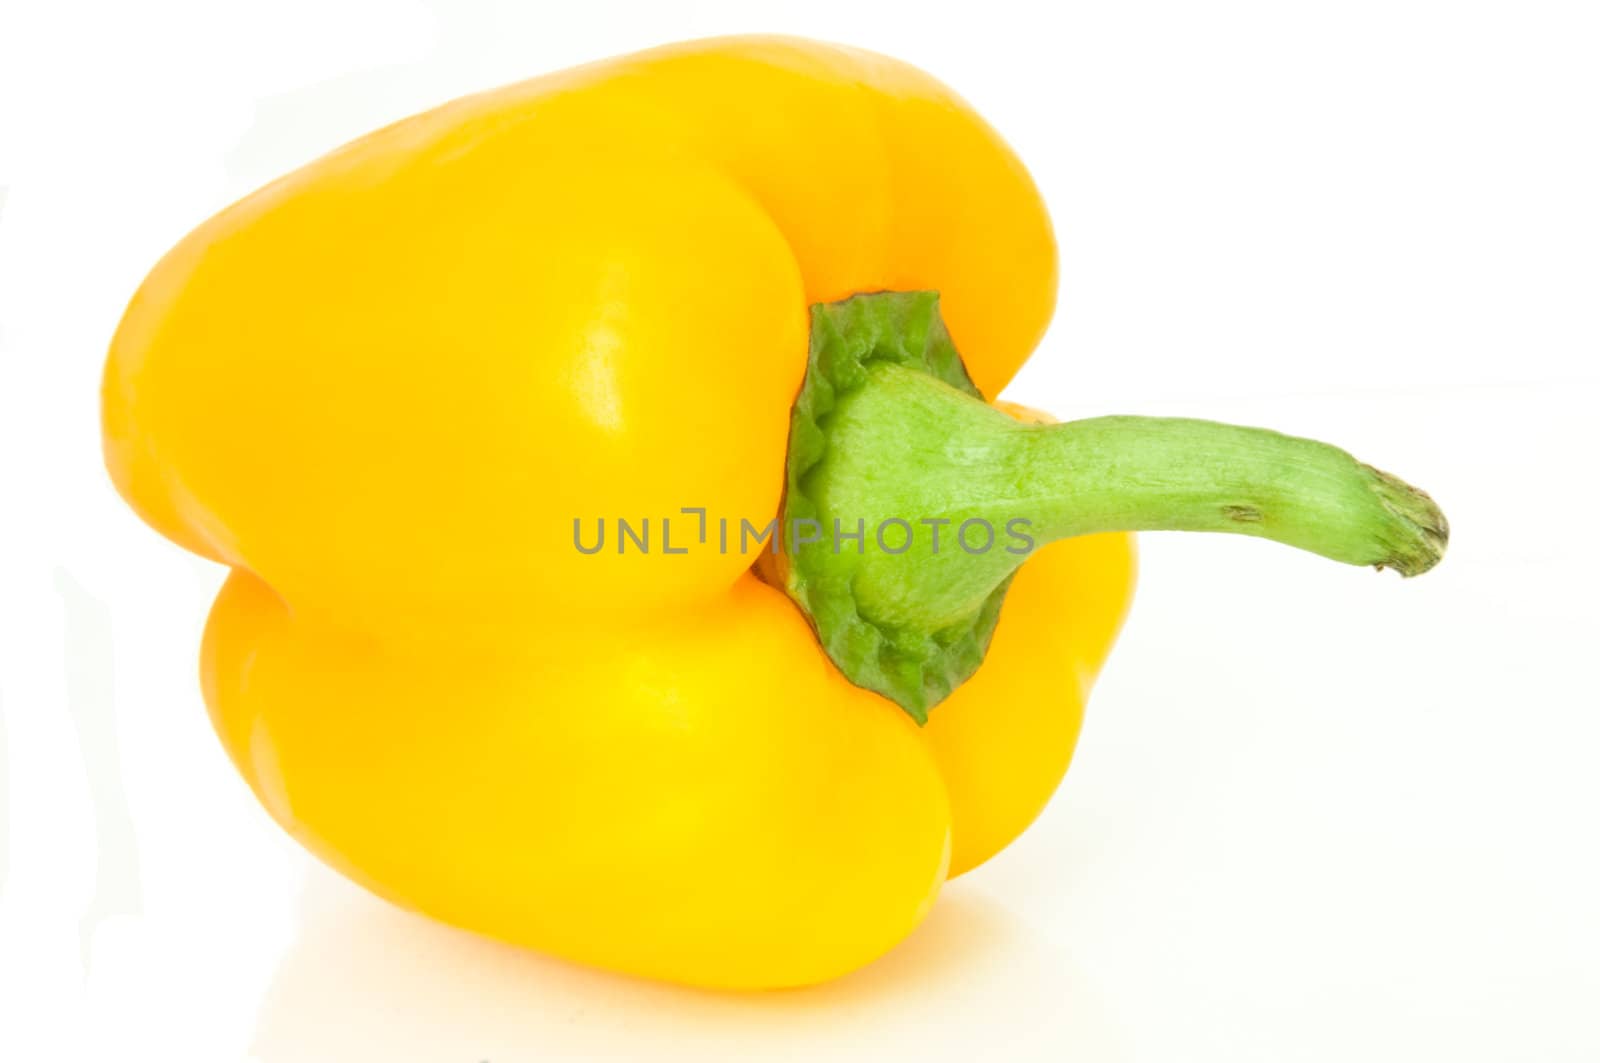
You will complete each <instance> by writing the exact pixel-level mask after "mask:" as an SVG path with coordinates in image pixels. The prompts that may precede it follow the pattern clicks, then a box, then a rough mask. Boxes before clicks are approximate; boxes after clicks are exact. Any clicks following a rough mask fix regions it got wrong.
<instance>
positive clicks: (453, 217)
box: [103, 38, 1133, 988]
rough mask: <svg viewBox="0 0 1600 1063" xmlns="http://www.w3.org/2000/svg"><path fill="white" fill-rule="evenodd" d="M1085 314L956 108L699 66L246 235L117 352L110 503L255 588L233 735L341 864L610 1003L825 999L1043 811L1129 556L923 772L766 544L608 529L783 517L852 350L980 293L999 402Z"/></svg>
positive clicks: (537, 115)
mask: <svg viewBox="0 0 1600 1063" xmlns="http://www.w3.org/2000/svg"><path fill="white" fill-rule="evenodd" d="M1055 289H1056V251H1055V243H1054V240H1053V237H1052V233H1051V228H1050V223H1049V219H1048V217H1047V215H1046V212H1045V209H1044V207H1043V204H1042V203H1041V201H1040V198H1039V195H1038V193H1037V191H1036V189H1035V187H1034V185H1033V183H1032V181H1031V180H1030V178H1029V176H1028V174H1027V173H1026V171H1025V170H1024V169H1023V167H1022V166H1021V164H1020V163H1019V162H1018V160H1017V159H1016V157H1015V156H1014V155H1013V154H1012V153H1011V151H1010V150H1009V149H1008V148H1007V147H1006V146H1005V145H1004V144H1003V143H1002V142H1001V141H1000V140H999V138H998V137H997V136H996V134H995V133H994V132H993V131H992V130H991V129H990V128H989V127H988V126H987V125H985V124H984V123H983V122H982V121H981V120H980V119H979V118H977V117H976V116H975V115H974V114H973V113H972V111H971V110H970V109H969V108H968V107H967V106H966V105H965V104H964V103H963V102H962V101H961V100H959V99H958V98H956V97H955V96H954V95H952V94H951V93H950V91H949V90H947V89H946V88H944V87H943V86H942V85H940V84H939V83H937V82H936V81H934V80H933V79H931V78H929V77H928V76H926V75H924V74H922V73H920V72H918V71H916V70H914V69H912V68H910V67H908V66H905V65H903V64H901V63H898V62H895V61H892V60H889V59H886V58H883V57H880V56H876V55H871V54H868V53H865V52H861V51H856V50H853V49H848V48H843V47H836V46H832V45H823V44H816V43H811V42H806V41H799V40H791V39H781V38H740V39H724V40H713V41H703V42H694V43H689V44H685V45H680V46H674V47H668V48H663V49H659V50H655V51H651V52H646V53H642V54H639V55H634V56H629V57H624V58H621V59H617V60H613V61H608V62H603V63H598V64H594V65H590V66H585V67H581V68H578V69H575V70H571V71H567V72H563V73H559V74H556V75H553V76H549V77H544V78H539V79H536V80H533V81H529V82H526V83H522V84H517V85H512V86H509V87H506V88H502V89H499V90H496V91H492V92H487V93H484V94H481V95H476V96H472V97H468V98H465V99H462V100H458V101H455V102H453V103H450V104H447V105H445V106H443V107H440V108H438V109H436V110H433V111H430V112H428V113H425V114H422V115H419V116H416V117H413V118H410V119H407V120H405V121H401V122H399V123H396V124H394V125H392V126H389V127H387V128H385V129H382V130H379V131H377V132H375V133H373V134H371V135H368V136H366V137H363V138H361V139H359V140H357V141H355V142H353V143H351V144H348V145H346V146H344V147H342V148H340V149H338V150H336V151H334V152H333V153H331V154H329V155H327V156H325V157H323V158H321V159H318V160H316V161H315V162H312V163H311V164H310V165H308V166H306V167H305V168H303V169H301V170H298V171H296V172H295V173H292V174H290V175H288V176H287V177H284V178H282V179H280V180H278V181H276V182H274V183H272V184H270V185H268V186H266V187H265V188H263V189H261V190H260V191H258V192H256V193H255V194H253V195H251V196H248V197H247V198H245V199H244V200H242V201H240V202H239V203H236V204H234V205H233V206H231V207H229V208H227V209H226V210H224V211H222V212H221V213H220V214H218V215H217V216H216V217H214V218H212V219H211V220H209V221H207V222H206V223H204V224H203V225H201V226H200V227H199V228H198V229H196V230H195V231H194V232H193V233H191V234H190V235H189V236H188V237H187V238H186V239H184V240H183V241H182V242H181V243H180V244H178V245H177V247H176V248H174V249H173V250H172V251H171V252H170V253H168V254H167V256H166V257H165V258H164V259H163V260H162V261H161V262H160V263H159V264H158V265H157V266H156V268H155V269H154V271H153V272H152V273H151V274H150V276H149V277H148V279H147V280H146V281H145V282H144V284H143V285H142V286H141V288H140V289H139V291H138V293H137V294H136V295H135V297H134V298H133V301H132V303H131V305H130V306H129V308H128V311H127V313H126V316H125V318H124V319H123V321H122V323H121V325H120V327H119V329H118V331H117V334H116V336H115V339H114V341H113V344H112V348H111V352H110V358H109V362H108V365H107V368H106V373H105V379H104V393H103V407H104V432H105V453H106V460H107V463H108V466H109V469H110V471H111V474H112V477H113V479H114V481H115V483H116V486H117V488H118V490H119V491H120V492H121V493H122V494H123V496H124V497H125V498H126V499H127V500H128V502H129V503H130V504H131V505H132V506H133V508H134V509H135V510H136V511H137V512H138V513H139V515H140V516H141V517H142V518H143V519H144V520H145V521H147V522H148V523H149V524H151V525H152V526H154V527H155V528H156V529H157V530H159V531H160V532H161V533H162V534H164V535H166V536H167V537H168V538H170V539H172V540H173V541H175V542H177V543H178V544H180V545H182V546H184V547H186V548H187V549H189V550H192V551H194V552H195V553H198V554H200V555H202V556H204V557H207V558H210V559H212V560H215V561H218V562H221V563H223V564H225V565H227V566H229V567H230V568H231V569H232V573H231V575H230V576H229V577H228V579H227V582H226V584H225V585H224V587H223V588H222V591H221V593H220V594H219V596H218V598H217V601H216V604H215V606H214V608H213V610H212V613H211V617H210V621H209V624H208V626H207V629H206V634H205V639H204V645H203V648H202V680H203V688H204V693H205V699H206V703H207V705H208V706H209V708H210V712H211V716H212V720H213V723H214V725H215V727H216V730H217V733H218V734H219V735H220V736H221V739H222V742H223V745H224V746H225V748H226V749H227V751H228V754H229V755H230V756H231V757H232V759H233V761H234V763H235V764H236V766H237V767H238V770H239V771H240V772H241V773H242V774H243V776H244V777H245V779H246V780H247V781H248V782H249V784H250V786H251V788H252V789H253V790H254V792H255V793H256V795H257V797H258V798H259V799H260V801H261V803H262V804H263V805H264V806H265V807H266V809H267V810H268V811H269V812H270V813H271V815H272V816H273V817H274V818H275V819H276V820H277V822H278V823H280V824H281V825H282V826H283V827H284V828H285V829H286V830H288V831H289V832H290V833H291V834H293V835H294V837H296V838H297V839H299V840H300V841H301V842H302V843H303V844H304V845H306V846H307V847H308V848H309V849H311V850H312V851H313V852H314V853H315V854H317V855H318V856H319V857H320V858H322V859H323V860H325V861H326V862H328V863H329V864H331V865H332V866H334V867H335V868H337V869H338V870H340V871H341V872H343V873H344V874H346V875H348V876H349V877H351V878H353V879H355V880H356V881H358V882H360V883H362V884H364V885H365V886H367V887H368V888H369V889H371V890H372V891H373V892H375V893H377V894H380V895H381V896H383V897H386V898H388V899H389V900H391V901H393V902H394V903H396V904H399V905H402V906H405V907H407V908H411V909H414V910H417V911H420V912H424V913H426V914H428V915H430V916H433V917H436V918H438V919H441V920H444V921H446V922H449V923H452V924H456V925H458V926H461V927H466V928H469V929H472V930H475V931H479V932H482V933H485V934H489V935H492V936H494V937H497V938H501V939H504V940H508V941H512V942H517V943H521V944H525V945H528V946H532V947H535V948H538V949H541V950H544V951H546V952H550V953H553V954H556V955H559V956H563V957H566V958H568V959H571V960H575V961H579V962H582V963H586V964H593V965H597V966H600V967H605V968H610V969H614V970H617V971H623V972H628V973H632V974H636V975H643V976H648V977H654V978H660V979H667V980H671V981H676V982H682V983H690V984H696V985H702V986H713V987H726V988H756V987H779V986H794V985H802V984H808V983H814V982H819V981H822V980H825V979H829V978H833V977H835V976H838V975H840V974H843V973H845V972H848V971H850V970H852V969H855V968H857V967H859V966H861V965H863V964H865V963H867V962H869V961H870V960H872V959H873V958H874V957H876V956H878V955H880V954H882V953H883V952H884V951H886V950H887V949H889V948H890V947H891V946H893V945H894V944H895V943H896V942H897V941H899V940H900V939H901V938H903V937H904V936H905V935H906V934H907V933H909V932H910V931H911V930H912V928H914V927H915V926H916V925H917V923H918V922H919V920H921V919H922V918H923V917H924V915H925V914H926V913H927V912H928V910H929V907H930V905H931V904H932V903H933V902H934V899H935V897H936V895H937V893H938V891H939V888H940V886H941V884H942V883H943V882H944V880H945V879H946V878H947V877H949V876H952V875H956V874H960V873H962V872H964V871H966V870H969V869H971V868H973V867H975V866H977V865H978V864H980V863H982V862H983V861H985V860H987V859H988V858H989V857H990V856H992V855H994V854H995V853H996V852H998V851H999V850H1000V849H1001V848H1003V847H1004V846H1005V845H1006V844H1008V843H1009V842H1010V841H1011V840H1012V839H1013V838H1015V837H1016V836H1017V835H1018V834H1019V833H1020V832H1021V831H1022V830H1023V829H1024V828H1025V827H1026V826H1027V825H1028V823H1029V822H1030V821H1031V820H1033V818H1034V817H1035V816H1036V815H1037V814H1038V813H1039V811H1040V810H1041V808H1042V807H1043V806H1044V804H1045V802H1046V800H1047V799H1048V797H1049V796H1050V794H1051V792H1052V791H1053V790H1054V788H1055V787H1056V785H1057V783H1058V781H1059V780H1060V778H1061V776H1062V773H1063V772H1064V771H1065V769H1066V767H1067V763H1068V760H1069V759H1070V757H1071V755H1072V750H1073V745H1074V742H1075V740H1076V737H1077V734H1078V729H1079V724H1080V721H1081V718H1082V713H1083V708H1084V701H1085V698H1086V696H1087V694H1088V691H1089V688H1090V685H1091V684H1092V682H1093V680H1094V677H1095V674H1096V672H1097V670H1098V669H1099V668H1100V666H1101V663H1102V661H1103V660H1104V658H1105V656H1106V653H1107V652H1108V650H1109V648H1110V645H1111V642H1112V640H1113V638H1114V636H1115V633H1116V630H1117V628H1118V625H1119V624H1120V622H1121V619H1122V617H1123V615H1124V612H1125V610H1126V608H1127V605H1128V601H1129V595H1130V592H1131V588H1132V579H1133V552H1132V543H1131V539H1130V537H1129V536H1127V535H1124V534H1120V533H1119V534H1098V535H1091V536H1086V537H1081V538H1073V539H1067V540H1064V541H1062V542H1058V543H1054V544H1052V545H1050V546H1048V547H1045V548H1043V549H1041V550H1040V551H1039V552H1038V553H1037V554H1036V555H1034V556H1033V557H1032V558H1031V559H1030V560H1029V561H1028V562H1027V564H1026V565H1024V566H1023V567H1022V568H1021V570H1020V571H1019V572H1018V573H1017V575H1016V577H1015V579H1014V581H1013V583H1012V585H1011V589H1010V592H1009V597H1008V598H1007V599H1006V601H1005V607H1004V611H1003V612H1002V613H1001V616H1000V620H999V623H998V627H997V628H996V629H995V631H994V635H993V640H992V642H991V643H990V645H989V649H988V655H987V657H986V659H985V661H984V663H983V665H982V667H981V668H980V669H979V670H978V671H977V673H976V674H975V675H973V676H972V677H971V678H970V679H969V680H968V681H966V682H965V683H964V684H963V685H961V686H960V687H959V688H958V689H956V690H955V691H954V692H953V693H952V694H951V695H950V696H949V697H948V698H947V699H946V700H944V701H943V702H942V703H941V704H939V705H938V707H937V709H936V710H935V711H934V712H933V713H932V715H931V717H930V721H929V723H928V725H927V726H926V727H919V726H917V724H916V723H915V722H914V721H913V720H912V719H911V718H910V717H909V716H908V715H907V714H906V713H904V712H902V711H900V709H899V708H897V707H896V705H895V704H893V703H892V702H890V701H889V700H887V699H885V698H884V697H882V696H880V695H879V694H876V693H873V692H871V691H869V690H866V689H863V688H862V687H860V686H857V685H854V684H853V683H851V682H850V681H849V680H848V679H846V678H845V676H844V675H843V674H841V672H840V670H839V669H838V668H837V667H835V665H834V664H833V662H831V661H830V660H829V658H828V656H827V655H826V654H825V653H824V652H823V651H822V650H821V649H820V648H819V645H818V641H817V637H816V635H815V634H814V632H813V630H812V628H811V627H810V626H809V625H808V623H807V619H806V616H805V615H804V614H802V612H801V611H800V610H799V609H797V608H796V607H795V604H794V603H793V602H791V601H790V599H789V598H788V597H786V596H785V594H784V592H783V591H782V590H780V589H778V588H777V587H775V586H772V585H770V584H769V583H767V582H763V581H762V579H760V578H758V577H757V575H756V574H755V573H754V572H753V571H752V562H753V561H754V560H755V559H756V558H757V556H758V555H759V554H760V552H761V549H762V547H761V546H760V544H752V545H751V546H749V548H748V549H739V548H737V547H735V548H730V549H729V550H727V551H726V552H724V551H721V550H713V549H706V548H699V549H692V550H689V551H688V552H687V553H685V554H682V555H676V556H663V554H662V553H661V551H660V549H659V542H658V545H657V549H656V550H655V551H654V552H651V553H644V552H641V551H629V552H626V553H618V552H616V550H615V549H613V545H614V544H612V543H609V542H608V543H607V547H606V549H604V550H602V551H600V552H599V553H597V554H594V555H583V554H580V553H579V552H578V551H576V550H574V543H573V521H574V519H575V518H581V519H582V520H584V521H594V520H598V519H601V518H603V519H606V520H614V519H615V518H616V517H618V516H622V517H627V518H630V519H641V518H650V519H652V520H659V519H661V518H665V517H672V518H673V520H672V529H671V534H672V535H673V536H674V537H675V538H676V537H679V536H683V537H684V538H681V539H679V541H680V542H683V541H684V539H686V538H687V537H689V536H690V535H692V534H693V529H694V527H695V522H694V519H693V518H685V517H683V516H682V515H681V511H682V509H683V507H705V509H706V510H707V513H708V516H709V520H710V521H712V522H715V521H717V520H719V519H720V518H723V517H726V518H729V519H731V520H733V521H734V522H735V526H737V522H738V521H739V520H740V519H744V518H747V519H750V520H752V521H753V522H757V523H761V522H765V521H766V520H768V519H770V518H771V517H773V516H775V515H776V514H777V513H778V512H779V509H780V504H781V503H782V498H783V491H784V467H785V455H786V446H787V433H788V430H789V413H790V405H791V403H792V402H793V401H794V399H795V395H796V392H797V389H798V388H799V387H800V385H801V381H802V375H803V374H804V372H805V370H806V364H807V348H808V318H807V308H808V307H809V306H811V305H812V304H818V303H825V302H829V301H833V300H840V299H844V298H846V297H848V296H851V295H853V294H855V293H862V292H875V291H879V290H892V291H914V290H927V291H937V292H938V293H939V296H940V306H941V309H942V312H943V316H944V319H945V321H946V323H947V325H948V328H949V331H950V334H951V336H952V337H953V338H954V340H955V343H956V345H957V346H958V347H959V349H960V351H961V353H962V355H963V356H964V357H965V359H966V365H967V369H968V371H969V372H970V374H971V378H972V380H973V382H974V383H975V384H976V385H977V387H978V388H979V389H980V390H981V391H982V393H983V394H985V395H991V396H992V395H994V394H995V393H997V392H998V391H999V389H1000V388H1001V387H1002V386H1003V385H1004V384H1005V383H1006V382H1007V381H1008V380H1009V379H1010V378H1011V377H1012V375H1013V374H1014V373H1015V372H1016V370H1017V369H1018V367H1019V366H1020V365H1021V364H1022V362H1023V360H1024V359H1025V358H1026V357H1027V356H1028V354H1029V352H1030V351H1031V349H1032V348H1033V346H1034V344H1035V343H1036V341H1037V340H1038V339H1039V337H1040V335H1041V333H1042V332H1043V330H1044V328H1045V326H1046V323H1047V322H1048V320H1049V318H1050V316H1051V312H1052V308H1053V303H1054V298H1055ZM656 534H658V535H659V527H658V528H657V529H656Z"/></svg>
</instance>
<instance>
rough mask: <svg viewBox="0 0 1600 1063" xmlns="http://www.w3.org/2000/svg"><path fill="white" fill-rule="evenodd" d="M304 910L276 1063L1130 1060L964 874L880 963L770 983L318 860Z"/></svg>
mask: <svg viewBox="0 0 1600 1063" xmlns="http://www.w3.org/2000/svg"><path fill="white" fill-rule="evenodd" d="M302 909H303V916H304V918H303V923H302V926H301V928H300V932H299V934H298V936H297V938H296V940H295V942H294V944H293V945H292V946H291V948H290V950H289V952H288V954H287V955H286V956H285V958H284V961H283V964H282V966H281V967H280V969H279V970H278V972H277V975H276V977H275V979H274V980H273V983H272V986H271V988H270V989H269V991H268V992H267V994H266V998H265V1001H264V1003H263V1006H262V1010H261V1017H260V1024H259V1026H258V1028H257V1031H256V1034H255V1037H254V1041H253V1044H252V1052H253V1054H254V1056H255V1057H256V1058H259V1059H260V1060H261V1061H262V1063H336V1061H337V1063H349V1061H351V1060H382V1061H384V1063H441V1061H456V1060H460V1061H470V1063H480V1061H487V1063H520V1061H526V1060H539V1059H573V1058H582V1059H594V1058H600V1059H610V1058H615V1059H645V1058H648V1059H652V1060H679V1059H682V1060H695V1061H707V1060H717V1059H739V1060H743V1059H750V1058H761V1059H791V1058H792V1059H805V1060H816V1059H828V1058H834V1057H835V1056H836V1055H840V1054H848V1055H849V1058H853V1059H869V1058H875V1059H885V1060H887V1059H898V1058H900V1057H901V1055H902V1054H903V1053H904V1052H906V1051H907V1050H908V1048H909V1046H911V1045H915V1046H916V1055H917V1056H918V1058H919V1059H922V1060H929V1059H950V1060H969V1059H978V1058H1008V1057H1015V1055H1016V1054H1017V1053H1025V1054H1026V1057H1027V1058H1056V1059H1068V1058H1070V1059H1082V1060H1088V1061H1093V1063H1115V1061H1117V1060H1121V1059H1127V1058H1130V1057H1129V1055H1128V1053H1127V1052H1126V1050H1125V1048H1124V1039H1123V1038H1122V1037H1121V1036H1119V1032H1118V1030H1117V1029H1116V1028H1115V1026H1114V1025H1113V1024H1112V1023H1111V1022H1110V1020H1109V1019H1108V1018H1107V1015H1106V1013H1105V1011H1104V1009H1103V1007H1102V1002H1101V1000H1100V999H1099V998H1098V996H1097V993H1096V991H1095V989H1094V986H1093V985H1092V983H1091V982H1090V980H1089V979H1088V978H1086V977H1085V976H1084V975H1083V972H1081V971H1077V970H1076V969H1075V968H1074V966H1073V962H1072V958H1071V957H1070V956H1069V955H1067V954H1065V953H1064V952H1062V951H1060V950H1058V949H1054V948H1051V947H1050V946H1048V945H1046V944H1045V943H1043V942H1041V941H1040V940H1038V938H1037V936H1036V935H1030V934H1029V933H1028V931H1027V929H1026V928H1025V927H1024V926H1022V925H1021V924H1020V923H1018V922H1017V920H1016V919H1015V918H1014V917H1012V916H1010V915H1008V914H1007V913H1006V912H1005V911H1004V910H1002V909H1001V908H999V907H998V906H996V905H994V904H993V903H991V902H990V901H988V900H987V899H985V898H984V896H983V895H982V894H981V893H978V892H975V891H972V890H969V889H964V888H963V887H962V886H960V885H959V884H958V885H954V886H951V887H949V888H948V889H947V890H946V893H945V896H944V897H942V898H941V899H940V901H939V904H938V905H937V906H936V907H935V909H934V912H933V915H932V916H931V917H930V918H929V920H928V922H927V923H926V924H924V925H923V927H922V928H921V929H920V930H918V931H917V932H916V933H915V934H913V935H912V937H911V938H910V939H909V940H907V941H906V942H905V943H904V944H903V945H901V947H900V948H898V949H896V950H895V951H893V952H891V953H890V954H889V955H888V956H886V957H884V958H883V959H882V960H880V961H879V962H877V963H876V964H873V965H872V966H870V967H867V968H866V969H864V970H861V971H858V972H856V973H855V974H854V975H851V976H849V977H847V978H843V979H840V980H838V981H836V982H833V983H830V984H827V985H823V986H817V987H813V988H810V989H800V990H786V991H781V992H772V993H745V994H721V993H711V992H704V991H700V990H691V989H682V988H678V987H674V986H667V985H659V984H655V983H650V982H643V981H639V980H635V979H629V978H623V977H619V976H616V975H610V974H606V973H604V972H599V971H592V970H588V969H586V968H582V967H577V966H574V965H572V964H568V963H564V962H561V961H558V960H553V959H549V958H546V957H544V956H540V955H538V954H536V953H532V952H528V951H526V950H522V949H517V948H513V947H510V946H506V945H502V944H500V943H498V942H493V941H489V940H486V939H483V938H480V937H477V936H475V935H471V934H467V933H463V932H461V931H457V930H453V929H451V928H449V927H445V926H441V925H439V924H437V923H434V922H432V921H430V920H426V919H423V918H420V917H418V916H414V915H411V914H409V913H406V912H402V911H400V910H399V909H397V908H394V907H392V906H391V905H388V904H385V903H383V902H382V901H379V900H376V899H375V898H372V897H370V896H368V895H367V894H365V893H364V892H362V891H361V890H360V889H358V888H357V887H355V886H352V885H350V884H348V883H346V882H345V881H344V880H342V879H340V878H338V877H337V876H336V875H334V874H333V873H332V872H328V871H325V870H323V869H321V868H317V869H315V870H314V871H313V873H312V875H311V877H310V880H309V882H308V885H307V888H306V893H305V897H304V900H303V903H302ZM930 1027H931V1028H930ZM1067 1046H1070V1050H1069V1049H1068V1047H1067Z"/></svg>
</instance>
